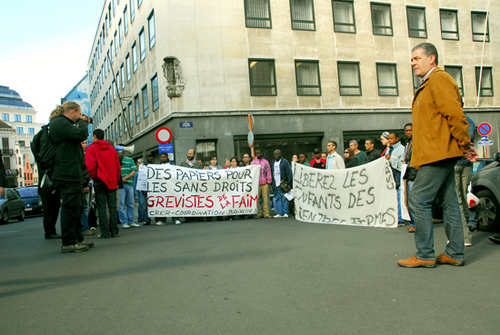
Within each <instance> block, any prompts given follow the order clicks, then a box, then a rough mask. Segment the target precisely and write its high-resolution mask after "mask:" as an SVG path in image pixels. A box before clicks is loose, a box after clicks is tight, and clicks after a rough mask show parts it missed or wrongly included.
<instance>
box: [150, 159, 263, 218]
mask: <svg viewBox="0 0 500 335" xmlns="http://www.w3.org/2000/svg"><path fill="white" fill-rule="evenodd" d="M259 175H260V165H252V166H247V167H241V168H237V169H226V170H199V169H191V168H185V167H180V166H176V165H153V164H150V165H148V166H147V178H148V180H147V181H148V215H149V216H150V217H172V216H173V217H179V216H223V215H250V214H256V213H257V204H258V192H259Z"/></svg>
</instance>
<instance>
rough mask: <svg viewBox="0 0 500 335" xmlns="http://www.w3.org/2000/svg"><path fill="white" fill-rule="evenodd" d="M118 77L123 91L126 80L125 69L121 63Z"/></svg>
mask: <svg viewBox="0 0 500 335" xmlns="http://www.w3.org/2000/svg"><path fill="white" fill-rule="evenodd" d="M120 77H121V81H122V89H124V88H125V83H126V80H125V67H124V65H123V63H122V65H120Z"/></svg>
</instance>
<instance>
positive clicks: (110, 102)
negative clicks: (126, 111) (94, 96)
mask: <svg viewBox="0 0 500 335" xmlns="http://www.w3.org/2000/svg"><path fill="white" fill-rule="evenodd" d="M113 84H114V82H113ZM112 97H113V90H112V88H111V86H110V87H109V108H111V107H113V100H114V99H112Z"/></svg>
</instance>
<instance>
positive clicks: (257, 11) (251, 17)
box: [245, 0, 272, 28]
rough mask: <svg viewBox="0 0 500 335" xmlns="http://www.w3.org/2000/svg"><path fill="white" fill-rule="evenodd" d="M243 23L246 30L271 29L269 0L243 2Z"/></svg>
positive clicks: (247, 0)
mask: <svg viewBox="0 0 500 335" xmlns="http://www.w3.org/2000/svg"><path fill="white" fill-rule="evenodd" d="M245 21H246V26H247V27H248V28H272V24H271V4H270V0H245Z"/></svg>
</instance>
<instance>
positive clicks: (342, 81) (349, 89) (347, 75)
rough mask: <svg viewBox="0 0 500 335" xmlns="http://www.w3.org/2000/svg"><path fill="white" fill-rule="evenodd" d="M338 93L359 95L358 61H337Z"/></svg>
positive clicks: (359, 76)
mask: <svg viewBox="0 0 500 335" xmlns="http://www.w3.org/2000/svg"><path fill="white" fill-rule="evenodd" d="M337 66H338V72H339V89H340V95H361V75H360V72H359V62H338V63H337Z"/></svg>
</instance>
